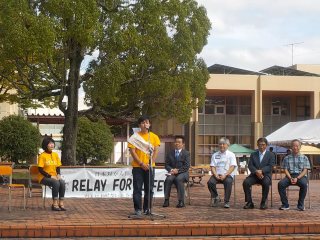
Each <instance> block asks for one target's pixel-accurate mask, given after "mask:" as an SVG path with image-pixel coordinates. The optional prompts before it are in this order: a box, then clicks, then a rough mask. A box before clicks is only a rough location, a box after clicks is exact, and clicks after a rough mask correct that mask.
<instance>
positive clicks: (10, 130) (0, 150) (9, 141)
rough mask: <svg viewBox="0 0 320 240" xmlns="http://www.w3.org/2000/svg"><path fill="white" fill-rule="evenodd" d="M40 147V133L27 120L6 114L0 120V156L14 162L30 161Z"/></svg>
mask: <svg viewBox="0 0 320 240" xmlns="http://www.w3.org/2000/svg"><path fill="white" fill-rule="evenodd" d="M39 147H40V133H39V131H38V129H37V128H36V127H35V126H33V125H32V124H31V123H30V122H29V121H28V120H26V119H24V118H23V117H20V116H14V115H12V116H8V117H5V118H3V119H2V120H1V121H0V156H1V158H2V159H5V160H9V161H12V162H15V163H18V161H27V162H28V163H31V162H32V161H33V160H34V158H35V157H36V156H37V154H38V151H39Z"/></svg>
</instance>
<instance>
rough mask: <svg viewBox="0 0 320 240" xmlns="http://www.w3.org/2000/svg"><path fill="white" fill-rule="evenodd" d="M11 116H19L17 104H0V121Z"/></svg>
mask: <svg viewBox="0 0 320 240" xmlns="http://www.w3.org/2000/svg"><path fill="white" fill-rule="evenodd" d="M13 114H15V115H18V114H19V106H18V104H10V103H6V102H2V103H0V119H2V118H4V117H6V116H9V115H13Z"/></svg>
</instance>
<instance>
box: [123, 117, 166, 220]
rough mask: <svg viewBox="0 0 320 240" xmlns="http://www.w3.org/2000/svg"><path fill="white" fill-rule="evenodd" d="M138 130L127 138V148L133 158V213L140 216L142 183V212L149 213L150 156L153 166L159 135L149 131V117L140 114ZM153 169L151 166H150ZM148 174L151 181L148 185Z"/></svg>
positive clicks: (152, 175)
mask: <svg viewBox="0 0 320 240" xmlns="http://www.w3.org/2000/svg"><path fill="white" fill-rule="evenodd" d="M138 125H139V127H140V131H139V132H137V133H134V134H133V135H132V136H131V137H130V139H129V141H128V142H129V144H128V147H129V150H130V154H131V156H132V158H133V161H132V167H133V169H132V175H133V203H134V210H135V212H134V215H136V216H141V211H142V186H143V185H144V201H143V212H144V213H145V214H149V212H150V209H149V199H148V195H149V194H148V190H149V191H150V199H152V197H153V189H152V188H153V181H154V170H153V171H150V165H149V164H150V161H149V158H150V156H151V163H152V166H155V161H156V158H157V155H158V151H159V146H160V139H159V137H158V136H157V135H156V134H154V133H153V132H150V131H149V129H150V126H151V124H150V119H149V117H147V116H142V117H140V118H139V119H138ZM152 169H153V168H152ZM149 174H150V176H151V179H150V180H151V182H150V186H149Z"/></svg>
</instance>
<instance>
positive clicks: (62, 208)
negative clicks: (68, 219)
mask: <svg viewBox="0 0 320 240" xmlns="http://www.w3.org/2000/svg"><path fill="white" fill-rule="evenodd" d="M59 208H60V211H67V209H65V207H64V206H63V205H59Z"/></svg>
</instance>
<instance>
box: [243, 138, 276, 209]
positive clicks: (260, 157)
mask: <svg viewBox="0 0 320 240" xmlns="http://www.w3.org/2000/svg"><path fill="white" fill-rule="evenodd" d="M257 145H258V151H256V152H254V153H252V154H251V155H250V160H249V165H248V168H249V170H250V172H251V173H250V175H249V176H248V177H247V178H246V179H245V180H244V181H243V184H242V185H243V191H244V193H245V201H246V202H247V203H246V205H245V206H244V207H243V208H244V209H252V208H254V204H253V202H252V197H251V186H252V185H254V184H257V183H258V184H261V185H262V199H261V203H260V209H262V210H265V209H267V204H266V201H267V199H268V194H269V188H270V185H271V181H272V176H271V174H272V166H273V165H274V161H275V159H274V154H272V153H270V152H269V151H266V148H267V145H268V140H267V139H266V138H259V139H258V141H257Z"/></svg>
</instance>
